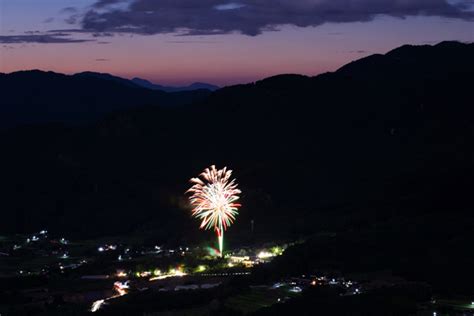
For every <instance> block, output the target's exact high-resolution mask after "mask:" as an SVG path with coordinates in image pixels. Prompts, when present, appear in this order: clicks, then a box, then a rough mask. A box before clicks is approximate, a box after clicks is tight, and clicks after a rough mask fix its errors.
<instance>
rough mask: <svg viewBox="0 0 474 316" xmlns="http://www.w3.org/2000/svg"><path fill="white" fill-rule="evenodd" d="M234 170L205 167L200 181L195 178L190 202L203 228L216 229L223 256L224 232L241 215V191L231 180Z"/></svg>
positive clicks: (193, 212)
mask: <svg viewBox="0 0 474 316" xmlns="http://www.w3.org/2000/svg"><path fill="white" fill-rule="evenodd" d="M231 176H232V170H228V169H227V167H224V168H223V169H220V170H217V169H216V166H214V165H213V166H211V167H210V168H206V169H205V170H204V172H203V173H201V174H200V175H199V177H200V178H199V177H197V178H192V179H191V183H193V186H192V187H191V189H189V190H188V191H187V193H191V194H192V195H191V196H190V198H189V200H190V203H191V205H192V206H193V210H192V216H194V217H196V218H198V219H200V220H201V221H202V222H201V227H200V228H203V229H214V231H215V232H216V234H217V238H218V241H219V251H220V254H221V256H222V255H223V243H224V231H225V230H226V229H227V228H228V227H229V226H230V225H231V224H232V223H233V222H234V221H235V217H236V216H237V215H238V208H239V207H240V206H241V205H240V204H239V203H236V202H237V200H238V199H239V194H240V193H241V191H240V190H239V189H237V183H236V182H235V179H232V180H230V177H231Z"/></svg>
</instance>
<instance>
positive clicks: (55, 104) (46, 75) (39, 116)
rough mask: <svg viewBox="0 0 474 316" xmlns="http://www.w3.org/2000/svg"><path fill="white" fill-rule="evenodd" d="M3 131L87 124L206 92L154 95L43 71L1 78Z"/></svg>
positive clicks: (105, 77) (113, 82)
mask: <svg viewBox="0 0 474 316" xmlns="http://www.w3.org/2000/svg"><path fill="white" fill-rule="evenodd" d="M0 87H2V98H1V101H0V127H14V126H18V125H23V124H41V123H49V122H63V123H64V122H68V123H80V122H82V123H84V122H90V121H91V120H96V119H98V118H101V117H103V116H104V114H107V113H111V112H114V111H121V110H126V109H132V108H138V107H143V106H172V105H174V106H176V105H183V104H188V103H191V102H193V101H195V100H198V99H200V98H203V97H206V96H207V95H208V94H209V92H208V91H204V90H199V91H188V92H179V93H172V94H170V93H165V92H162V91H150V90H148V89H144V88H142V87H139V86H137V85H135V84H134V83H132V82H131V81H129V80H126V79H122V78H119V77H115V76H112V75H109V74H99V73H92V72H84V73H79V74H75V75H72V76H68V75H63V74H58V73H54V72H43V71H39V70H32V71H19V72H14V73H10V74H1V75H0Z"/></svg>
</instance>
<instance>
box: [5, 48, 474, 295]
mask: <svg viewBox="0 0 474 316" xmlns="http://www.w3.org/2000/svg"><path fill="white" fill-rule="evenodd" d="M472 56H474V44H462V43H456V42H443V43H440V44H438V45H434V46H403V47H400V48H397V49H395V50H393V51H391V52H388V53H387V54H385V55H373V56H369V57H367V58H363V59H361V60H358V61H354V62H352V63H350V64H348V65H346V66H344V67H341V68H340V69H339V70H337V71H336V72H334V73H326V74H322V75H319V76H316V77H307V76H300V75H280V76H276V77H271V78H267V79H265V80H262V81H258V82H255V83H250V84H243V85H237V86H232V87H226V88H222V89H219V90H217V91H215V92H214V93H212V94H210V95H209V96H208V97H206V98H201V99H199V100H197V101H196V102H195V103H194V104H193V105H191V106H187V107H142V108H137V107H134V108H132V109H128V110H123V111H120V112H115V113H113V114H110V115H108V116H107V118H106V119H103V120H101V121H100V122H98V123H96V124H90V125H88V126H81V127H64V126H59V125H48V126H37V127H28V128H26V127H24V128H17V129H11V130H8V131H5V132H3V133H2V134H1V137H0V146H1V148H2V156H1V157H0V168H1V169H0V174H1V175H2V177H1V178H0V179H1V180H0V190H1V192H2V193H3V198H2V199H0V209H1V210H2V212H3V214H4V216H3V218H2V221H1V222H0V227H1V230H2V231H4V232H19V231H32V230H38V229H41V228H49V229H50V230H51V231H62V232H65V233H67V234H68V236H76V237H84V236H91V235H97V236H98V235H101V236H103V235H107V234H115V233H124V232H131V231H135V232H140V233H143V234H144V232H148V233H150V236H152V238H153V240H167V241H170V240H175V241H177V242H179V243H182V244H186V243H189V242H195V241H196V240H197V239H199V238H206V235H205V234H202V233H201V234H200V233H199V232H198V227H197V225H196V223H195V221H194V220H193V219H190V218H189V216H188V215H189V212H188V209H187V208H186V204H185V202H184V201H185V199H184V192H185V190H186V189H187V187H188V183H187V181H188V179H189V178H190V177H192V176H195V175H197V174H198V173H199V172H200V171H202V169H203V168H205V167H207V166H209V165H211V164H216V165H218V166H224V165H227V166H229V167H230V168H232V169H234V174H235V176H236V177H237V179H238V181H239V183H240V187H241V189H242V191H243V194H242V201H241V202H242V204H243V207H242V209H241V214H240V215H239V217H238V220H237V221H236V223H235V225H233V226H232V228H231V231H230V232H229V234H227V242H228V243H229V244H230V245H232V244H236V243H246V242H250V241H252V240H269V239H273V240H274V239H278V238H282V239H285V238H291V239H295V238H299V237H306V236H311V235H313V238H314V239H313V242H312V243H311V244H309V246H307V247H306V246H305V247H306V248H304V250H303V251H302V253H305V254H307V259H308V260H299V259H298V260H299V261H298V260H296V261H298V262H300V264H301V265H305V266H304V267H302V268H305V269H306V268H308V267H310V265H311V264H312V263H314V262H322V261H324V260H325V261H324V262H333V263H334V262H339V263H338V267H339V268H341V267H342V268H344V267H345V268H348V267H351V268H354V269H356V270H357V269H358V270H363V269H364V268H365V269H368V267H369V268H370V269H373V270H374V269H379V268H380V269H383V268H385V266H384V265H385V264H390V263H392V264H393V265H392V268H393V269H396V270H397V271H399V272H400V271H402V272H403V273H404V274H405V275H411V276H416V278H422V279H430V280H431V279H433V280H435V279H436V280H437V281H436V282H438V283H440V284H441V283H442V284H449V285H450V286H452V285H453V282H454V281H456V280H457V281H459V280H460V279H462V280H463V282H464V281H465V282H464V283H465V284H470V283H469V282H471V283H472V281H474V280H472V279H473V278H472V277H471V276H472V273H469V271H470V269H471V267H472V263H473V262H474V258H473V256H472V255H470V254H466V253H465V251H464V250H465V249H468V248H469V247H470V245H472V244H473V242H474V235H473V234H472V228H474V215H473V213H472V209H473V208H474V201H473V199H472V198H471V196H472V192H471V191H472V187H473V185H474V165H473V163H472V162H473V161H474V160H473V159H474V147H473V146H472V144H473V143H474V122H473V120H474V119H473V118H474V109H473V107H472V105H473V103H472V95H471V94H472V93H471V86H472V78H473V75H474V60H473V59H472ZM22 75H24V74H21V73H20V74H13V78H15V76H22ZM29 75H30V76H33V77H35V76H37V77H38V78H43V77H42V76H44V75H45V74H43V73H38V72H33V73H32V74H29ZM46 75H48V76H52V77H54V78H55V81H48V82H50V84H51V85H53V86H54V87H55V88H54V90H55V91H60V92H61V91H72V90H67V89H66V88H67V87H68V86H67V85H66V83H64V82H68V83H69V82H70V80H73V82H74V83H76V81H77V80H82V79H80V78H70V77H68V76H64V75H58V74H53V75H51V74H46ZM10 76H12V75H10ZM0 80H4V79H3V77H2V79H0ZM10 80H13V79H10ZM88 80H89V79H88ZM39 81H40V80H35V81H33V80H32V81H30V82H39ZM51 82H52V83H51ZM94 83H97V84H99V83H100V84H104V83H103V82H102V81H97V82H94ZM109 85H110V86H109ZM116 86H117V84H116V83H113V82H110V81H109V83H108V85H107V87H109V89H110V91H114V93H115V91H116V90H115V87H116ZM2 87H3V86H2ZM40 87H44V88H43V89H47V87H45V86H44V85H41V86H40ZM64 87H65V88H64ZM120 87H121V89H123V90H125V91H127V93H128V94H130V95H125V96H121V97H120V98H121V99H123V100H135V101H136V100H137V98H138V97H139V96H140V98H142V102H143V104H146V102H145V100H155V99H154V97H155V93H158V95H159V96H167V94H165V93H160V92H156V91H151V90H143V89H140V88H136V89H130V90H128V89H125V88H124V87H123V86H120ZM29 89H30V90H31V91H36V92H37V94H35V95H39V96H38V97H39V98H40V99H41V94H40V92H41V93H44V94H45V95H46V94H47V93H46V92H43V91H44V90H43V89H36V90H32V89H33V88H31V87H30V88H29ZM51 89H52V88H51ZM90 89H91V91H90V95H91V96H94V93H96V92H97V91H98V90H97V89H95V88H94V87H90ZM74 91H75V90H74ZM100 91H102V92H103V91H104V89H103V88H101V89H100ZM70 93H71V92H68V93H64V92H61V97H60V100H61V101H62V100H66V99H67V100H73V99H74V98H73V97H71V94H70ZM117 93H119V92H117ZM135 93H136V94H135ZM32 95H33V94H32V92H29V93H28V94H22V95H19V96H18V99H15V100H14V102H16V103H15V104H18V106H20V105H21V106H22V107H23V108H25V109H30V108H35V106H37V105H38V104H42V103H39V102H38V101H36V100H33V99H32ZM138 95H139V96H138ZM143 96H150V99H146V97H143ZM12 98H13V96H12V95H11V96H10V100H13V99H12ZM58 98H59V97H58ZM97 98H100V100H101V102H106V100H104V98H103V97H99V96H97ZM86 101H88V100H87V99H86V100H84V103H81V104H88V103H87V102H86ZM11 102H13V101H11ZM71 102H74V101H71ZM60 103H61V102H57V103H56V104H60ZM61 104H64V103H61ZM75 104H76V105H78V103H75ZM93 104H99V102H98V101H96V100H95V99H94V102H93ZM123 104H126V103H123ZM104 106H109V108H110V109H111V110H112V106H110V103H108V104H105V105H104ZM3 108H4V107H3ZM114 109H115V108H114ZM251 219H253V220H254V227H255V230H254V232H253V233H251V232H250V220H251ZM47 226H48V227H47ZM184 232H186V233H184ZM321 232H330V233H331V234H330V236H337V237H331V238H329V237H327V238H329V239H330V243H328V245H332V246H331V247H329V246H328V247H329V248H330V249H329V248H328V247H323V246H322V245H324V242H323V243H321V242H320V240H319V239H318V237H317V236H318V234H319V233H321ZM349 241H350V242H349ZM328 242H329V241H328ZM339 248H340V249H344V250H343V251H342V253H343V254H342V253H341V254H339V253H337V252H334V250H335V249H339ZM331 249H332V250H331ZM368 249H374V251H373V253H370V251H369V250H368ZM463 249H464V250H463ZM312 252H314V253H312ZM461 252H463V256H462V257H459V256H456V253H458V254H459V253H461ZM296 253H297V254H298V252H297V251H296ZM359 254H360V255H361V256H363V257H364V258H365V259H364V260H362V259H361V260H358V259H357V260H356V259H354V258H358V255H359ZM446 254H447V255H446ZM290 255H291V253H290ZM297 256H300V257H301V254H300V253H299V254H298V255H297ZM298 258H299V257H298ZM371 258H372V259H371ZM377 258H383V260H380V261H377V260H376V259H377ZM452 258H456V260H452ZM331 260H332V261H331ZM335 260H336V261H335ZM337 260H339V261H337ZM354 260H355V261H358V264H357V265H355V264H353V262H354ZM449 260H451V261H449ZM296 261H295V262H296ZM448 261H449V262H448ZM341 262H342V263H341ZM377 262H380V263H377ZM413 262H418V263H417V264H416V265H413V264H410V263H413ZM283 265H284V264H283ZM454 265H456V266H454ZM300 268H301V267H300ZM345 268H344V269H345ZM277 270H278V269H277ZM281 271H284V270H281ZM447 271H449V273H447ZM400 273H401V272H400ZM448 274H449V275H448ZM453 280H454V281H453ZM457 281H456V282H457ZM443 282H446V283H443ZM440 286H441V285H440Z"/></svg>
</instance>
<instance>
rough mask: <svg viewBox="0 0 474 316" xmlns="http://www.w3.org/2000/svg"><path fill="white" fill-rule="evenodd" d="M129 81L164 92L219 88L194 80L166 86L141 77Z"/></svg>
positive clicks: (213, 89)
mask: <svg viewBox="0 0 474 316" xmlns="http://www.w3.org/2000/svg"><path fill="white" fill-rule="evenodd" d="M131 81H132V82H133V83H135V84H137V85H139V86H141V87H144V88H148V89H152V90H161V91H165V92H179V91H193V90H200V89H205V90H209V91H215V90H217V89H219V87H218V86H216V85H212V84H209V83H203V82H195V83H193V84H190V85H189V86H185V87H167V86H162V85H159V84H154V83H152V82H150V81H148V80H145V79H141V78H133V79H132V80H131Z"/></svg>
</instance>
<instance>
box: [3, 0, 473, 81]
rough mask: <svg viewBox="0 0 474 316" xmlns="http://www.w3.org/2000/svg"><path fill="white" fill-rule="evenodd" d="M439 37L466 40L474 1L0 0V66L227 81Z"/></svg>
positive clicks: (314, 67)
mask: <svg viewBox="0 0 474 316" xmlns="http://www.w3.org/2000/svg"><path fill="white" fill-rule="evenodd" d="M443 40H459V41H464V42H472V41H474V0H236V1H224V0H199V1H198V0H41V1H38V0H0V72H6V73H8V72H12V71H17V70H25V69H42V70H52V71H57V72H63V73H75V72H80V71H98V72H108V73H112V74H115V75H119V76H123V77H127V78H131V77H135V76H138V77H142V78H145V79H149V80H152V81H154V82H156V83H160V84H176V85H177V84H188V83H191V82H195V81H204V82H209V83H214V84H218V85H229V84H235V83H242V82H250V81H254V80H258V79H261V78H264V77H268V76H271V75H275V74H280V73H301V74H307V75H316V74H319V73H322V72H326V71H332V70H335V69H337V68H338V67H340V66H342V65H343V64H345V63H347V62H349V61H352V60H354V59H358V58H361V57H364V56H367V55H370V54H373V53H386V52H387V51H389V50H391V49H393V48H395V47H397V46H400V45H403V44H434V43H437V42H440V41H443Z"/></svg>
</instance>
